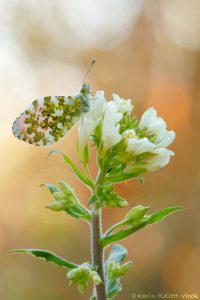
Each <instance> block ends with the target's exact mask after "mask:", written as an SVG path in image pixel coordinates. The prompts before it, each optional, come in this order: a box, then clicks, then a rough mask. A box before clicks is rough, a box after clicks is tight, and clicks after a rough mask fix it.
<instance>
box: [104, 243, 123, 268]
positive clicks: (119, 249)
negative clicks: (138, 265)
mask: <svg viewBox="0 0 200 300" xmlns="http://www.w3.org/2000/svg"><path fill="white" fill-rule="evenodd" d="M127 253H128V251H127V249H126V248H125V247H123V246H121V245H119V244H116V245H114V246H113V247H112V250H111V252H110V255H109V257H108V259H107V260H106V264H107V263H108V262H109V261H111V260H114V261H115V262H122V261H123V260H124V259H125V258H126V255H127Z"/></svg>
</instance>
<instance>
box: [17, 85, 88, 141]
mask: <svg viewBox="0 0 200 300" xmlns="http://www.w3.org/2000/svg"><path fill="white" fill-rule="evenodd" d="M89 109H90V87H89V85H86V84H83V85H82V88H81V91H80V92H79V93H78V94H77V95H75V96H74V97H71V96H47V97H41V98H39V99H37V100H35V101H33V102H32V103H31V105H30V106H29V107H27V109H26V110H25V111H24V112H23V113H22V114H21V115H20V116H19V117H18V118H17V119H16V120H15V121H14V123H13V127H12V130H13V133H14V135H15V136H16V137H17V138H19V139H20V140H23V141H25V142H28V143H30V144H33V145H36V146H49V145H51V144H53V143H55V142H57V141H58V140H59V139H60V138H62V137H64V136H65V135H66V133H67V132H68V130H69V129H70V128H71V127H72V126H73V125H74V124H76V123H77V121H78V120H79V119H80V118H81V116H82V115H83V114H84V113H86V112H88V111H89Z"/></svg>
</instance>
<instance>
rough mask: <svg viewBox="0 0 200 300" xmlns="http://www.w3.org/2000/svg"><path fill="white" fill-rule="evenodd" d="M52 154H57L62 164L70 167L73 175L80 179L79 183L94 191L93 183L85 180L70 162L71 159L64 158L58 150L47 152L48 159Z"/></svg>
mask: <svg viewBox="0 0 200 300" xmlns="http://www.w3.org/2000/svg"><path fill="white" fill-rule="evenodd" d="M52 154H59V155H61V156H62V157H63V159H64V162H65V163H66V164H67V165H68V166H70V167H71V169H72V170H73V172H74V174H75V175H76V176H77V177H78V178H79V179H80V181H82V182H83V183H84V184H85V185H87V186H88V187H90V188H91V189H92V190H93V189H94V184H93V182H91V180H89V179H88V178H86V177H85V176H84V175H83V174H82V171H81V170H79V169H78V168H77V166H76V165H75V164H74V163H73V162H72V161H71V159H70V158H69V157H68V156H66V155H65V154H63V153H62V152H60V151H59V150H56V149H54V150H52V151H50V152H49V154H48V157H49V156H50V155H52Z"/></svg>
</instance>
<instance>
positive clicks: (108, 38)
mask: <svg viewBox="0 0 200 300" xmlns="http://www.w3.org/2000/svg"><path fill="white" fill-rule="evenodd" d="M0 4H1V12H0V16H1V18H0V23H1V26H0V28H1V29H0V31H1V37H0V39H1V40H0V42H1V47H0V67H1V70H2V71H1V73H0V78H1V89H0V103H1V109H0V143H1V147H0V152H1V155H0V157H1V171H0V185H1V187H0V190H1V199H0V201H1V210H0V250H1V251H0V252H1V254H0V265H1V268H0V299H2V300H13V299H15V300H27V299H29V300H35V299H37V300H58V299H59V300H62V299H74V300H76V299H77V300H78V299H81V296H80V295H79V293H78V291H77V290H76V288H69V287H68V283H67V280H66V276H65V270H62V269H59V268H57V267H56V266H54V265H52V264H46V263H44V262H43V261H38V260H36V259H33V258H31V257H29V256H26V255H22V254H20V255H12V256H5V255H4V254H3V253H4V252H5V251H6V250H7V249H12V248H43V249H45V248H46V249H49V250H51V251H54V252H56V253H58V254H59V255H61V256H64V257H65V258H66V259H69V260H73V261H75V262H77V263H81V262H84V261H88V260H89V259H90V236H89V228H88V226H87V224H85V223H83V222H82V223H81V222H79V221H76V220H74V219H72V218H70V217H68V216H66V215H65V214H64V213H55V212H52V211H49V210H46V209H45V208H44V206H45V205H46V204H47V203H50V201H51V198H50V196H49V194H48V191H47V190H46V189H45V188H40V187H39V185H40V184H41V183H43V182H51V183H54V184H56V183H57V181H58V180H59V179H63V180H65V181H67V182H68V183H70V184H71V185H72V187H73V188H74V189H75V191H76V193H77V195H78V196H79V197H80V199H81V201H82V202H83V203H84V204H85V205H88V197H89V192H88V190H87V189H86V188H85V187H83V186H82V185H81V184H80V183H79V182H78V181H77V179H76V178H75V177H74V176H73V174H72V172H71V171H70V170H69V169H68V168H67V167H66V166H65V165H64V163H63V162H62V160H61V159H60V158H59V157H56V156H52V157H51V158H49V159H48V160H47V159H46V156H47V154H48V152H49V150H51V149H52V147H50V148H39V147H33V146H30V145H27V144H26V143H23V142H20V141H18V140H17V139H16V138H14V137H13V135H12V132H11V126H12V122H13V120H14V119H15V118H16V117H17V116H18V115H19V114H20V113H21V112H22V111H23V110H24V108H25V107H26V105H27V104H28V103H29V102H30V101H32V100H34V99H36V98H37V97H39V96H42V95H43V96H46V95H73V94H74V93H75V92H76V91H77V90H78V89H79V87H80V85H81V82H82V78H83V75H84V73H85V70H86V69H87V67H88V65H89V63H90V61H91V59H92V58H93V57H96V59H97V63H96V65H95V67H94V69H93V70H92V71H91V73H90V74H89V77H88V83H90V84H91V87H92V91H96V90H104V91H105V95H106V97H107V99H108V100H109V99H110V98H111V95H112V92H115V93H118V94H119V95H120V96H121V97H123V98H125V99H126V98H131V99H132V100H133V103H134V106H135V113H136V114H138V115H141V113H142V112H143V111H144V110H145V109H147V108H148V107H151V106H154V107H155V108H156V109H157V111H158V113H159V115H161V116H163V117H164V119H165V120H166V122H167V124H168V127H169V129H174V130H175V131H176V135H177V136H176V140H175V142H174V144H173V145H172V147H171V148H172V150H174V151H175V153H176V155H175V157H174V158H172V160H171V162H170V164H169V165H168V166H167V167H166V168H164V169H161V170H159V171H157V172H153V173H149V174H147V175H146V176H145V183H144V185H139V183H138V181H130V182H128V183H127V184H120V185H118V186H117V187H116V190H117V191H118V192H119V193H120V194H121V195H122V196H123V197H125V198H126V199H127V200H128V201H129V207H128V208H126V209H119V208H117V209H111V208H106V209H104V211H103V222H104V229H106V228H108V227H109V226H111V225H112V224H113V223H114V222H116V221H118V220H120V219H121V218H123V216H124V215H125V214H126V212H127V211H128V210H129V209H130V208H131V207H132V206H134V205H138V204H143V205H151V206H152V208H151V211H155V210H158V209H162V208H164V207H167V206H170V205H171V206H173V205H183V206H185V207H186V208H187V210H185V211H183V212H180V213H177V214H176V215H173V216H171V217H170V218H168V219H167V220H165V221H164V222H163V223H159V224H157V225H154V226H150V227H149V228H145V229H144V230H143V231H141V232H138V233H137V234H135V236H132V237H130V238H129V239H127V240H124V241H123V242H122V244H123V245H124V246H126V247H127V248H128V250H129V254H128V259H129V260H133V262H134V265H133V267H132V269H131V271H130V272H129V274H127V275H126V276H125V277H124V279H123V287H124V288H123V291H122V292H121V293H120V294H119V296H118V297H117V298H116V299H127V300H128V299H131V298H132V294H133V293H152V294H153V293H165V292H168V293H184V292H188V293H192V292H194V293H199V292H200V286H199V277H200V259H199V258H200V256H199V253H200V237H199V227H200V218H199V209H200V205H199V194H200V193H199V192H200V190H199V185H200V169H199V153H200V139H199V131H200V125H199V119H200V105H199V101H200V64H199V57H200V2H199V1H197V0H195V1H187V0H183V1H178V0H171V1H167V0H163V1H155V0H148V1H147V0H146V1H145V0H144V1H142V0H136V1H132V0H122V1H121V0H103V1H99V2H98V1H96V0H95V1H91V0H86V1H82V2H81V1H78V0H76V1H75V0H74V1H70V0H67V1H64V0H57V1H54V0H52V1H39V0H37V1H34V0H27V1H21V0H9V1H7V0H0ZM76 138H77V127H74V128H73V129H72V130H71V131H70V132H69V133H68V135H67V136H66V138H65V139H63V140H62V141H60V142H59V143H58V144H56V145H55V146H54V148H58V149H60V150H61V151H63V152H65V153H66V154H67V155H69V156H70V157H71V158H72V159H73V160H74V161H75V162H77V163H78V161H77V156H76ZM79 166H80V164H79ZM80 167H81V166H80ZM90 170H91V172H92V175H93V176H95V175H96V164H95V153H94V151H93V149H92V150H91V163H90ZM108 250H109V249H108ZM91 293H92V289H91V287H90V288H89V289H88V291H87V292H86V293H85V294H84V296H83V297H82V299H89V296H90V294H91Z"/></svg>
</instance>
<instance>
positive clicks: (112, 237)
mask: <svg viewBox="0 0 200 300" xmlns="http://www.w3.org/2000/svg"><path fill="white" fill-rule="evenodd" d="M146 224H147V220H146V218H143V219H142V220H140V221H139V222H138V223H137V224H136V225H135V226H132V227H131V228H129V229H123V230H119V231H118V232H116V233H113V234H109V235H107V236H104V237H103V238H101V239H100V244H101V245H102V246H103V247H106V246H108V245H110V244H113V243H116V242H118V241H121V240H123V239H125V238H127V237H128V236H129V235H131V234H133V233H135V232H136V231H138V230H140V229H142V228H143V227H145V226H146Z"/></svg>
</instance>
